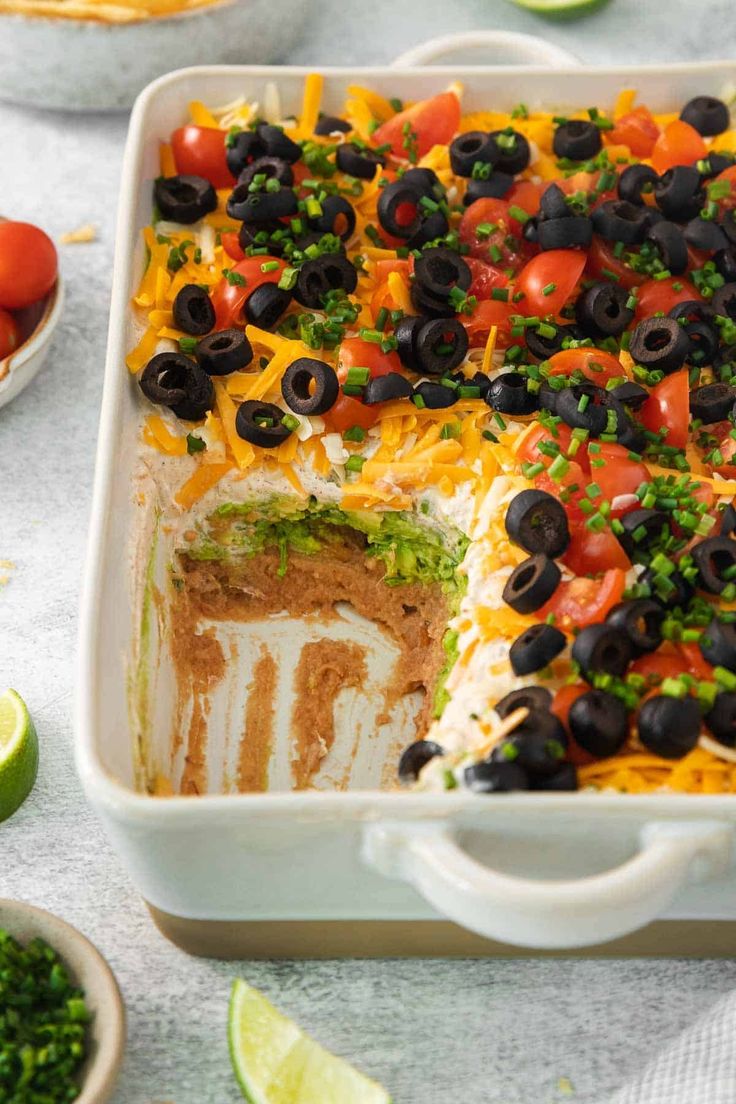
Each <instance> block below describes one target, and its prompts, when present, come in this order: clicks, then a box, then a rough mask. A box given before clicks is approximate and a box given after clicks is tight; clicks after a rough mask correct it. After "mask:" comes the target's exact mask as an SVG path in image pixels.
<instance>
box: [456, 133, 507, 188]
mask: <svg viewBox="0 0 736 1104" xmlns="http://www.w3.org/2000/svg"><path fill="white" fill-rule="evenodd" d="M497 159H498V158H497V151H496V143H495V142H494V141H493V140H492V138H491V136H490V134H486V132H485V131H483V130H468V131H466V132H465V134H458V136H457V138H453V140H452V142H450V165H451V167H452V171H453V172H454V173H455V176H465V177H469V176H471V175H472V173H473V169H474V167H475V165H476V163H479V164H481V165H492V164H493V163H494V161H496V160H497Z"/></svg>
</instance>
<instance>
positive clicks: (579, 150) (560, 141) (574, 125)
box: [552, 119, 603, 161]
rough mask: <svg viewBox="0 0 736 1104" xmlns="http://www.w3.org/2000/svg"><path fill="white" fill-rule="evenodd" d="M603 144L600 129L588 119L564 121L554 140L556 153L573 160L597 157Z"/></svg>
mask: <svg viewBox="0 0 736 1104" xmlns="http://www.w3.org/2000/svg"><path fill="white" fill-rule="evenodd" d="M602 145H603V143H602V141H601V132H600V130H599V129H598V127H597V126H596V125H595V123H592V122H589V121H588V120H587V119H570V120H569V121H568V122H567V123H562V124H561V125H560V126H558V127H557V130H556V131H555V136H554V138H553V140H552V149H553V150H554V151H555V155H556V156H557V157H568V158H569V159H570V160H571V161H587V160H588V159H589V158H591V157H595V155H596V154H597V153H600V151H601V147H602Z"/></svg>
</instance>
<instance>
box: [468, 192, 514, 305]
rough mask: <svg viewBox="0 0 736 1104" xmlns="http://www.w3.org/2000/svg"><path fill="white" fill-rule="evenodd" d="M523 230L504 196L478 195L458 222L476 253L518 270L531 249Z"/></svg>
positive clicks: (489, 261)
mask: <svg viewBox="0 0 736 1104" xmlns="http://www.w3.org/2000/svg"><path fill="white" fill-rule="evenodd" d="M479 227H480V230H479ZM515 230H516V232H515ZM519 232H520V227H519V224H518V222H516V220H515V219H513V218H512V217H511V215H510V214H509V205H508V203H507V202H506V201H505V200H503V199H476V201H475V203H471V204H470V206H469V207H468V209H467V211H465V213H464V214H463V217H462V218H461V219H460V225H459V226H458V233H459V235H460V241H461V242H464V243H465V244H466V245H469V246H470V252H471V254H472V256H473V257H477V258H478V260H480V261H485V262H486V264H492V265H497V266H499V267H500V268H511V269H513V270H514V272H518V271H519V269H521V268H522V267H523V265H524V261H525V259H526V257H527V256H528V255H529V251H530V250H529V247H528V245H527V243H526V242H523V241H522V239H521V237H520V233H519ZM517 313H518V312H517Z"/></svg>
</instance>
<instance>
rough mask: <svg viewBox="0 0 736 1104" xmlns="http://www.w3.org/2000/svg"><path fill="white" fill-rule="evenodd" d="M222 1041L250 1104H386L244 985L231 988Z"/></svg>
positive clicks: (374, 1087)
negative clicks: (225, 1035) (227, 1044)
mask: <svg viewBox="0 0 736 1104" xmlns="http://www.w3.org/2000/svg"><path fill="white" fill-rule="evenodd" d="M228 1036H229V1042H230V1056H231V1058H232V1062H233V1068H234V1070H235V1076H236V1077H237V1079H238V1082H239V1084H240V1088H241V1089H242V1092H243V1096H244V1097H245V1099H246V1100H248V1101H249V1102H250V1104H391V1100H390V1097H389V1095H388V1093H387V1092H386V1090H385V1089H382V1088H381V1086H380V1085H378V1084H377V1083H376V1082H375V1081H371V1080H370V1079H369V1078H368V1077H364V1075H363V1074H362V1073H359V1072H358V1070H356V1069H353V1067H352V1066H350V1065H348V1063H347V1062H345V1061H343V1059H342V1058H338V1057H336V1055H334V1054H330V1052H329V1051H327V1050H324V1049H323V1048H322V1047H321V1046H320V1045H319V1043H315V1041H314V1039H310V1037H309V1036H308V1035H305V1034H304V1032H303V1031H302V1030H301V1028H300V1027H298V1026H297V1025H296V1024H295V1023H294V1022H293V1021H292V1020H289V1019H287V1018H286V1016H282V1014H281V1013H280V1012H278V1011H277V1010H276V1009H275V1008H274V1007H273V1005H272V1004H270V1003H269V1002H268V1001H267V1000H266V998H265V997H264V996H263V994H262V993H259V992H258V990H257V989H253V988H251V986H250V985H247V984H246V982H244V981H240V980H238V981H235V982H233V989H232V995H231V997H230V1016H229V1020H228Z"/></svg>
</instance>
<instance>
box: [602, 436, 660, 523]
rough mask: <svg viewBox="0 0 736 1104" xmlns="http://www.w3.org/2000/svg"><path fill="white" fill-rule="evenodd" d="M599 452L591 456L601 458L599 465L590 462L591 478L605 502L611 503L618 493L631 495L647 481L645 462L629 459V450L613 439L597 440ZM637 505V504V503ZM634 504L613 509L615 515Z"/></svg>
mask: <svg viewBox="0 0 736 1104" xmlns="http://www.w3.org/2000/svg"><path fill="white" fill-rule="evenodd" d="M598 447H599V450H600V451H599V452H597V453H595V454H594V455H593V456H591V460H602V461H603V463H602V464H600V465H595V466H594V465H593V464H591V468H590V475H591V479H592V480H593V481H594V482H595V483H597V484H598V486H599V487H600V489H601V496H602V498H603V499H605V500H606V502H610V503H613V501H614V499H615V498H617V497H618V496H620V495H633V494H635V493H636V491H637V490H638V489H639V487H640V486H641V485H642V483H648V482H649V469H648V468H647V466H646V464H642V463H641V462H640V461H638V460H630V459H629V450H628V449H626V448H624V446H623V445H617V444H615V443H614V442H613V441H599V442H598ZM637 505H638V504H637ZM635 508H636V505H635V504H633V503H632V505H631V506H628V507H626V508H625V509H623V510H622V509H614V510H613V514H614V516H615V517H620V516H621V514H624V513H627V512H628V510H631V509H635Z"/></svg>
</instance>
